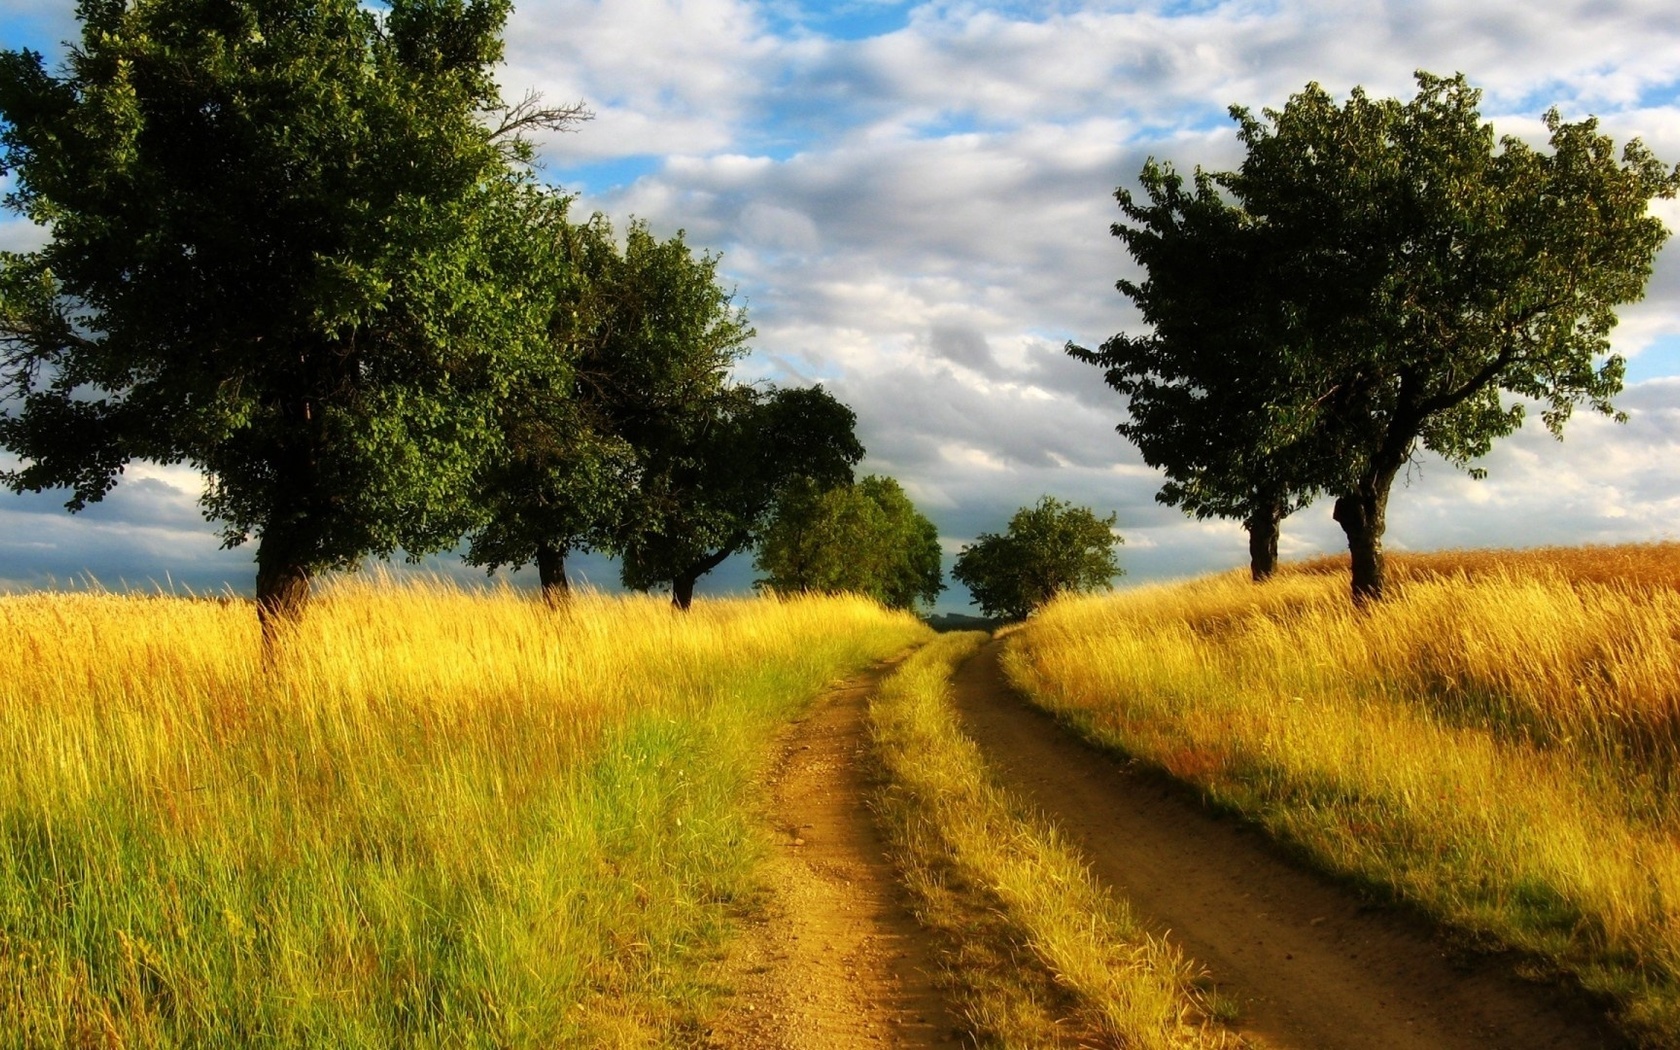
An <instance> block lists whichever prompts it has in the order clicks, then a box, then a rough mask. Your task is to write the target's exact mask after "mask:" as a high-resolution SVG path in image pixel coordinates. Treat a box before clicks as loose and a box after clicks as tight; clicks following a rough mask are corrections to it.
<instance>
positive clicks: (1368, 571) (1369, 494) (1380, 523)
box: [1334, 471, 1394, 606]
mask: <svg viewBox="0 0 1680 1050" xmlns="http://www.w3.org/2000/svg"><path fill="white" fill-rule="evenodd" d="M1393 484H1394V472H1393V471H1384V472H1380V473H1378V474H1376V475H1374V476H1373V475H1367V476H1366V477H1364V478H1361V479H1360V482H1359V487H1358V489H1357V490H1356V491H1354V492H1352V493H1349V494H1347V495H1344V496H1339V497H1337V498H1336V510H1335V514H1334V517H1335V519H1336V524H1338V525H1340V526H1341V527H1342V532H1343V533H1345V534H1346V535H1347V541H1348V554H1349V555H1350V556H1351V557H1352V560H1353V604H1355V605H1357V606H1364V605H1366V604H1368V603H1370V602H1377V601H1381V600H1382V597H1383V584H1384V572H1383V548H1382V539H1383V531H1384V530H1385V529H1387V528H1388V490H1389V488H1390V487H1391V486H1392V485H1393Z"/></svg>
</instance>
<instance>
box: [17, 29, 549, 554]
mask: <svg viewBox="0 0 1680 1050" xmlns="http://www.w3.org/2000/svg"><path fill="white" fill-rule="evenodd" d="M507 10H508V5H507V3H506V0H393V2H392V3H391V4H390V6H389V9H388V10H385V11H383V12H374V11H371V10H368V9H366V8H364V7H363V6H361V5H360V4H358V3H357V2H356V0H264V2H261V3H259V2H255V0H216V2H209V0H131V2H129V3H106V2H91V0H90V2H86V3H84V4H83V5H82V8H81V17H82V20H83V39H82V44H81V46H80V48H78V49H76V50H74V51H73V52H72V53H71V56H70V59H69V61H68V63H67V66H66V69H67V72H66V74H65V75H64V76H63V77H54V76H51V75H49V74H47V73H45V72H44V70H43V68H42V64H41V61H40V57H39V56H37V55H32V54H28V53H10V54H6V55H4V56H0V119H3V124H0V127H3V131H0V148H3V150H4V158H5V159H4V165H5V167H7V168H8V169H10V170H12V171H13V172H14V173H15V175H16V177H17V189H16V191H15V192H14V194H13V196H12V198H11V200H10V201H9V204H10V205H11V206H12V207H13V208H14V210H17V211H20V212H22V213H23V214H25V215H27V216H29V217H31V218H33V219H35V220H36V221H40V222H50V224H51V239H50V241H49V242H48V244H47V245H46V246H45V247H43V248H42V249H41V250H40V251H38V252H35V253H32V254H30V255H26V256H8V257H6V258H5V259H4V260H0V273H3V278H0V348H3V352H4V358H3V360H0V372H3V375H4V379H5V381H6V382H7V383H8V384H10V385H11V386H12V388H13V389H15V390H17V391H18V392H19V393H21V394H23V395H25V396H24V398H23V400H22V401H21V402H20V403H19V404H18V406H17V407H16V408H14V410H13V411H12V413H11V414H10V415H9V416H8V417H7V418H5V419H4V420H0V441H4V443H5V444H6V445H7V446H8V447H9V448H11V449H12V450H13V451H15V452H16V453H18V454H19V456H20V457H22V459H23V460H24V464H23V466H22V467H21V468H20V469H19V470H18V471H16V472H14V473H13V474H11V475H10V476H9V477H8V478H7V479H6V480H7V481H8V483H9V484H11V485H12V487H14V488H16V489H42V488H48V487H56V486H60V485H69V486H72V487H73V495H72V499H71V506H72V507H76V506H79V505H80V504H81V503H82V502H85V501H86V500H89V499H97V498H98V497H99V496H100V495H102V494H103V492H104V491H105V490H106V489H107V488H108V487H109V486H110V484H112V482H113V481H114V479H115V477H116V474H117V473H118V472H119V471H120V470H121V468H122V465H123V463H124V462H125V461H126V460H127V459H129V458H132V457H146V458H154V459H163V460H167V461H185V462H188V463H191V464H192V465H193V466H195V467H197V468H199V469H200V470H202V471H204V472H205V473H206V475H207V476H208V478H209V481H210V485H209V489H208V493H207V495H206V497H205V500H204V507H205V511H206V514H207V515H208V516H210V517H211V518H213V519H215V520H217V521H218V522H219V523H220V525H221V527H222V531H223V536H224V538H225V540H226V541H227V542H228V543H229V544H238V543H241V542H244V541H245V540H246V539H248V538H251V537H261V538H262V540H263V544H264V549H265V550H267V549H270V548H271V547H272V551H271V554H273V556H275V557H281V556H283V557H284V558H285V559H290V562H289V564H290V567H291V568H292V569H296V570H299V571H300V572H302V573H303V574H304V575H308V574H311V573H315V572H319V571H322V570H325V569H329V568H335V567H345V566H353V565H355V564H357V563H358V562H359V561H360V560H361V559H362V558H363V557H364V556H366V555H368V554H389V553H391V552H392V551H394V550H396V549H397V548H399V547H401V548H404V549H406V550H408V551H409V552H410V553H418V552H422V551H425V550H428V549H433V548H436V547H438V546H440V545H444V544H448V543H451V542H453V540H454V539H455V537H457V536H459V535H460V532H461V530H462V529H463V528H464V527H465V525H466V524H467V522H468V521H469V520H470V515H469V511H470V505H471V497H472V495H473V492H472V486H471V482H472V480H473V478H474V477H475V476H476V475H477V473H478V464H479V463H480V461H481V460H482V459H483V458H484V456H485V455H486V454H487V453H488V452H489V451H490V450H491V449H492V448H494V447H495V444H496V443H497V441H498V440H499V434H498V432H497V429H496V420H497V413H496V411H495V406H496V405H497V403H498V402H499V401H500V400H501V398H502V396H503V395H504V394H505V392H506V390H507V387H508V382H509V380H508V377H509V376H510V375H511V374H514V373H516V372H518V371H519V369H520V368H522V367H523V364H522V362H526V361H529V360H530V359H532V358H533V356H535V355H536V354H537V353H538V348H540V347H541V346H542V345H543V344H544V343H545V342H546V337H547V335H548V325H549V321H550V315H549V312H548V311H547V310H546V309H544V308H543V304H542V303H541V301H540V299H539V298H538V297H534V296H533V295H531V294H530V292H529V289H530V288H531V287H533V286H536V287H544V286H546V285H547V284H548V283H549V282H550V281H551V279H552V275H553V273H554V267H555V266H556V265H557V262H558V261H557V257H556V256H555V255H554V254H553V253H552V252H551V251H550V250H549V249H550V247H551V245H550V244H549V243H547V242H546V241H545V240H544V239H543V237H542V230H543V226H542V224H541V223H538V224H536V225H534V226H533V225H530V224H528V222H527V220H529V219H531V218H532V216H533V215H535V214H537V213H538V212H540V211H541V210H542V209H543V208H545V207H549V206H550V205H549V204H548V203H546V202H545V201H544V197H545V195H544V194H543V193H542V192H541V191H538V190H536V189H534V188H533V187H531V186H530V184H529V183H528V181H527V178H526V176H525V175H524V174H523V173H522V172H521V171H520V170H518V169H517V168H515V167H513V166H511V165H510V163H509V161H508V157H507V152H506V150H505V149H504V148H503V145H501V144H498V142H497V141H495V137H494V133H493V132H492V131H491V130H490V129H488V128H487V127H486V126H485V124H484V122H483V120H482V119H481V116H482V114H483V113H484V112H485V111H486V110H493V109H496V108H497V107H498V106H499V98H498V96H497V92H496V87H495V83H494V80H493V77H492V66H493V65H494V63H495V62H496V61H497V60H498V59H499V57H500V54H501V41H500V31H501V25H502V21H503V19H504V18H505V16H506V13H507ZM281 532H283V533H284V534H285V535H284V536H280V535H278V533H281ZM270 541H273V542H272V544H271V542H270ZM275 552H284V553H283V555H282V554H279V553H275ZM262 560H264V556H263V554H262V553H261V552H259V561H262Z"/></svg>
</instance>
